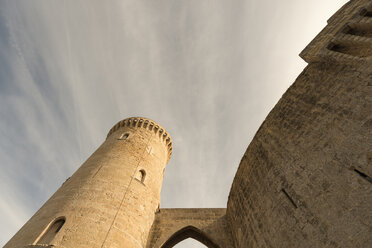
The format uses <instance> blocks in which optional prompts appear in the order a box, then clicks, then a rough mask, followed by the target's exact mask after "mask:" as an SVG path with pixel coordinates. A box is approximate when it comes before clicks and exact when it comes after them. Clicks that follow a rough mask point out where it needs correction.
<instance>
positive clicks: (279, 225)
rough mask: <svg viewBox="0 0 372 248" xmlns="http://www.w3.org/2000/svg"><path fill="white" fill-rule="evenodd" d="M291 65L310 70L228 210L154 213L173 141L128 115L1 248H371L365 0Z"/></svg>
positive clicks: (369, 18)
mask: <svg viewBox="0 0 372 248" xmlns="http://www.w3.org/2000/svg"><path fill="white" fill-rule="evenodd" d="M300 56H301V57H302V58H303V59H304V60H305V61H306V62H308V66H307V67H306V68H305V69H304V71H303V72H302V73H301V74H300V75H299V77H298V78H297V79H296V81H295V83H294V84H293V85H292V86H291V87H290V88H289V89H288V90H287V92H286V93H285V94H284V95H283V97H282V98H281V99H280V101H279V102H278V103H277V105H276V106H275V107H274V109H273V110H272V111H271V112H270V114H269V115H268V116H267V118H266V120H265V121H264V122H263V124H262V125H261V127H260V128H259V130H258V131H257V133H256V135H255V137H254V139H253V140H252V142H251V144H250V145H249V146H248V149H247V151H246V152H245V154H244V156H243V158H242V160H241V163H240V165H239V168H238V171H237V173H236V176H235V179H234V181H233V184H232V187H231V191H230V195H229V199H228V202H227V208H223V209H219V208H216V209H159V204H160V191H161V186H162V180H163V175H164V170H165V166H166V164H167V162H168V160H169V158H170V156H171V154H172V141H171V139H170V137H169V135H168V133H167V132H166V131H165V129H164V128H162V127H161V126H159V125H158V124H157V123H155V122H153V121H152V120H149V119H146V118H140V117H134V118H128V119H125V120H123V121H120V122H119V123H118V124H116V125H115V126H114V127H113V128H112V129H111V130H110V132H109V134H108V136H107V139H106V141H105V142H104V143H103V144H102V145H101V146H100V147H99V148H98V149H97V151H96V152H94V153H93V154H92V156H91V157H90V158H88V160H87V161H86V162H85V163H84V164H83V165H82V166H81V167H80V168H79V169H78V170H77V171H76V172H75V173H74V174H73V175H72V176H71V178H69V179H68V180H67V181H66V182H65V183H64V184H63V185H62V186H61V187H60V188H59V189H58V190H57V192H56V193H55V194H54V195H53V196H52V197H51V198H50V199H49V200H48V201H47V202H46V203H45V204H44V205H43V206H42V207H41V208H40V209H39V210H38V211H37V212H36V213H35V215H34V216H32V218H31V219H30V220H29V221H28V222H27V223H26V224H25V225H24V226H23V227H22V228H21V229H20V230H19V231H18V232H17V233H16V234H15V235H14V237H13V238H12V239H11V240H10V241H9V242H8V243H7V244H6V245H5V248H26V247H27V248H32V247H35V248H41V247H57V248H73V247H74V248H75V247H76V248H80V247H81V248H109V247H112V248H115V247H121V248H132V247H133V248H170V247H173V246H174V245H175V244H177V243H179V242H180V241H182V240H184V239H186V238H194V239H196V240H198V241H200V242H201V243H203V244H205V245H206V246H207V247H209V248H230V247H235V248H281V247H283V248H284V247H285V248H288V247H301V248H307V247H309V248H310V247H311V248H314V247H329V248H341V247H342V248H370V247H372V67H371V66H372V2H371V0H352V1H349V2H348V3H347V4H345V5H344V6H343V7H342V8H341V9H340V10H339V11H338V12H336V13H335V14H334V15H333V16H332V17H331V18H330V19H329V20H328V25H327V26H326V27H325V28H324V29H323V30H322V31H321V32H320V34H319V35H318V36H317V37H316V38H315V39H314V40H313V41H312V42H311V43H310V44H309V45H308V46H307V47H306V48H305V49H304V51H303V52H302V53H301V54H300ZM273 83H274V82H273Z"/></svg>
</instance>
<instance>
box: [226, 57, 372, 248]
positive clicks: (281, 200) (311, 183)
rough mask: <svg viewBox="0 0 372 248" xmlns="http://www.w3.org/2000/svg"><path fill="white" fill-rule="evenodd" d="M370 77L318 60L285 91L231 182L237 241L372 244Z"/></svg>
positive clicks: (254, 244) (300, 244) (232, 218)
mask: <svg viewBox="0 0 372 248" xmlns="http://www.w3.org/2000/svg"><path fill="white" fill-rule="evenodd" d="M371 75H372V74H371V70H365V69H364V70H358V68H355V67H351V66H344V65H337V64H326V63H314V64H311V65H309V66H308V67H307V68H306V69H305V70H304V71H303V73H302V74H301V75H300V76H299V77H298V78H297V80H296V82H295V83H294V84H293V85H292V86H291V87H290V88H289V89H288V91H287V92H286V93H285V94H284V95H283V97H282V99H281V100H280V101H279V103H278V104H277V105H276V106H275V108H274V109H273V110H272V111H271V113H270V114H269V115H268V117H267V118H266V120H265V122H264V123H263V124H262V126H261V127H260V129H259V131H258V132H257V134H256V136H255V137H254V139H253V141H252V142H251V144H250V145H249V147H248V149H247V151H246V153H245V154H244V157H243V158H242V160H241V163H240V166H239V169H238V171H237V173H236V176H235V180H234V182H233V185H232V188H231V192H230V196H229V201H228V206H227V216H228V218H229V220H230V223H231V229H232V235H233V239H234V241H235V247H244V248H246V247H248V248H250V247H252V248H255V247H350V248H351V247H365V248H367V247H370V245H371V244H372V225H371V223H372V211H371V209H372V179H371V176H372V150H371V148H372V82H371V78H372V76H371Z"/></svg>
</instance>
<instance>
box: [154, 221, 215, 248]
mask: <svg viewBox="0 0 372 248" xmlns="http://www.w3.org/2000/svg"><path fill="white" fill-rule="evenodd" d="M188 238H193V239H195V240H197V241H199V242H200V243H202V244H204V245H206V246H207V247H208V248H221V247H220V246H219V245H217V244H216V243H215V242H214V241H213V240H212V239H211V238H210V237H208V235H206V234H205V233H204V232H202V231H201V230H200V229H198V228H196V227H194V226H186V227H184V228H182V229H180V230H179V231H177V232H175V233H174V234H173V235H172V236H170V237H169V239H168V240H167V241H166V242H165V243H164V244H163V245H162V246H161V247H160V248H172V247H173V246H175V245H176V244H178V243H179V242H181V241H183V240H185V239H188Z"/></svg>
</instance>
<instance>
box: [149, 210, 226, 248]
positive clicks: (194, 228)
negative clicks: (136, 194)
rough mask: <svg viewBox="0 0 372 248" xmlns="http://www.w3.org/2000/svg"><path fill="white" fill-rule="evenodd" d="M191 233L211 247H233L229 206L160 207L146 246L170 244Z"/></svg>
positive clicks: (167, 247)
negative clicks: (227, 211) (227, 214)
mask: <svg viewBox="0 0 372 248" xmlns="http://www.w3.org/2000/svg"><path fill="white" fill-rule="evenodd" d="M190 237H191V238H194V239H196V240H199V241H200V242H202V243H204V244H205V245H207V246H208V247H210V248H224V247H226V248H227V247H233V244H232V240H231V235H230V231H229V226H228V223H227V219H226V209H225V208H178V209H177V208H176V209H160V211H159V212H157V213H156V218H155V221H154V224H153V227H152V229H151V233H150V236H149V242H148V244H147V246H146V247H148V248H169V247H173V245H175V244H176V243H177V242H179V241H182V240H184V239H186V238H190Z"/></svg>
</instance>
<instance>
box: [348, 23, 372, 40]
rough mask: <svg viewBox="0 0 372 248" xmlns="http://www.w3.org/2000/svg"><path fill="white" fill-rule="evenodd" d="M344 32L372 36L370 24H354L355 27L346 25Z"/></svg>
mask: <svg viewBox="0 0 372 248" xmlns="http://www.w3.org/2000/svg"><path fill="white" fill-rule="evenodd" d="M342 32H343V33H344V34H350V35H356V36H362V37H367V38H372V28H371V27H370V26H369V25H364V24H354V25H353V27H350V26H346V27H345V28H344V29H343V30H342Z"/></svg>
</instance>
